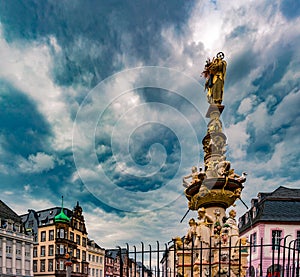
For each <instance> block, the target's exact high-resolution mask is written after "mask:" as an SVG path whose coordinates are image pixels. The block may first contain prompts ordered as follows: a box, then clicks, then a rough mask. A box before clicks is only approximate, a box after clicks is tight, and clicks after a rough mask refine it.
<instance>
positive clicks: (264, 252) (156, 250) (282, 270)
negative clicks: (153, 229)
mask: <svg viewBox="0 0 300 277" xmlns="http://www.w3.org/2000/svg"><path fill="white" fill-rule="evenodd" d="M210 245H211V246H210V247H208V246H205V245H203V244H202V243H201V245H200V247H195V245H193V243H192V245H189V246H187V245H185V244H184V243H180V242H178V241H176V240H173V241H170V242H169V243H166V244H160V243H159V242H156V243H155V244H153V245H150V244H149V245H145V244H144V243H142V242H141V244H140V245H139V246H129V245H128V244H127V245H126V248H122V249H121V248H119V251H118V255H119V261H120V262H119V264H118V266H119V268H118V270H117V272H118V274H117V276H120V277H125V276H126V277H173V276H174V277H175V276H176V277H181V276H184V277H194V276H201V277H202V276H211V277H215V276H216V277H217V276H224V277H225V276H231V277H235V276H237V277H242V276H251V277H252V276H253V277H257V276H264V277H273V276H274V277H300V267H299V254H300V252H299V248H298V246H299V243H298V240H290V241H287V237H285V238H282V239H280V240H278V241H276V243H275V240H273V241H272V243H271V244H264V241H263V239H261V241H260V243H253V242H252V241H249V242H248V241H242V240H239V243H238V244H237V245H234V246H232V245H231V242H230V241H229V242H228V243H227V245H225V244H222V243H221V242H220V241H219V242H215V241H214V240H213V239H211V243H210ZM207 253H208V254H207ZM206 255H207V257H208V259H207V260H205V259H203V257H204V256H206ZM113 275H114V276H116V274H113Z"/></svg>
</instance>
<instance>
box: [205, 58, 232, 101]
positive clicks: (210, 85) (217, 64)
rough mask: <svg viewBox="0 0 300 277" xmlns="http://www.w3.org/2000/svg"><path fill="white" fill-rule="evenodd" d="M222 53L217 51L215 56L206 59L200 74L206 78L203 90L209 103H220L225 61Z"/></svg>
mask: <svg viewBox="0 0 300 277" xmlns="http://www.w3.org/2000/svg"><path fill="white" fill-rule="evenodd" d="M224 57H225V55H224V53H223V52H219V53H218V54H217V55H216V57H213V59H212V61H211V60H210V58H208V59H207V60H206V64H205V67H204V70H203V72H202V75H203V76H204V77H205V78H206V82H205V90H207V101H208V103H209V104H215V105H221V104H222V101H223V92H224V81H225V77H226V66H227V63H226V61H225V60H224Z"/></svg>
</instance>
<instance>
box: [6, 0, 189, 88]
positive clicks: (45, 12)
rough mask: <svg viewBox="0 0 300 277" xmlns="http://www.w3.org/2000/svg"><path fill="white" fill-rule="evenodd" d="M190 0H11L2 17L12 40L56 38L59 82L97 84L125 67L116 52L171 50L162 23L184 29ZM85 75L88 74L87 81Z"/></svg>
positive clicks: (143, 54)
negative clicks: (163, 32) (164, 35)
mask: <svg viewBox="0 0 300 277" xmlns="http://www.w3.org/2000/svg"><path fill="white" fill-rule="evenodd" d="M192 3H193V2H191V1H189V2H188V3H187V2H186V1H182V0H177V1H167V0H164V1H146V2H145V1H143V2H135V1H109V2H107V1H71V2H70V1H59V2H52V1H37V0H36V1H14V0H12V1H10V2H9V3H7V2H5V1H2V2H1V9H0V16H1V22H2V24H3V26H4V35H5V38H6V39H7V40H8V41H10V42H12V41H14V40H16V39H26V40H37V39H44V37H49V36H54V37H55V38H56V39H57V42H58V45H60V46H61V48H62V51H61V52H60V53H57V54H56V55H55V60H56V63H55V67H54V68H53V74H54V76H55V80H56V82H57V83H58V84H60V85H70V84H73V83H83V84H85V85H88V86H94V85H96V84H97V83H98V82H99V81H101V80H102V79H104V78H105V77H107V76H109V75H110V74H112V73H113V72H116V71H119V70H121V69H122V66H123V64H122V62H121V61H118V60H116V55H120V56H122V55H125V56H127V57H128V59H130V58H131V57H135V58H136V59H140V60H142V61H144V62H145V63H151V64H153V63H155V61H153V56H152V55H151V52H153V51H159V52H160V53H161V55H162V54H163V53H166V52H168V49H169V48H168V47H167V45H164V44H162V43H161V42H162V37H161V29H162V26H168V25H174V26H175V29H176V30H177V32H181V29H182V28H183V25H184V23H185V22H186V20H187V19H188V14H189V11H190V7H191V6H192ZM20 14H22V17H21V16H20ZM92 48H93V49H92ZM91 50H92V51H91ZM92 52H95V55H93V54H92ZM97 52H98V53H100V54H98V53H97ZM82 75H85V76H86V75H89V77H88V80H87V78H85V77H83V76H82Z"/></svg>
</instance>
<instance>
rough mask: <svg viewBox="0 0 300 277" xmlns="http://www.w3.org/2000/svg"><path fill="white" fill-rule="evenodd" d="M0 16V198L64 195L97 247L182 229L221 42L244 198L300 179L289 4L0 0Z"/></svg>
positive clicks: (28, 204)
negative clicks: (207, 81)
mask: <svg viewBox="0 0 300 277" xmlns="http://www.w3.org/2000/svg"><path fill="white" fill-rule="evenodd" d="M0 22H1V23H0V64H1V65H0V107H1V108H0V178H1V200H3V201H4V202H5V203H7V204H8V205H9V206H10V207H11V208H12V209H14V210H15V211H16V212H18V213H19V214H23V213H25V212H26V211H27V210H28V209H36V210H40V209H46V208H50V207H53V206H59V205H60V202H61V195H64V199H65V206H66V207H68V208H70V209H72V208H73V206H74V205H75V204H76V201H79V202H80V204H81V205H82V207H83V210H84V215H85V218H86V223H87V228H88V232H89V236H90V237H91V238H92V239H95V240H96V241H97V242H98V243H99V244H100V245H102V246H104V247H114V246H115V245H124V243H125V242H129V243H130V244H134V243H140V241H145V242H147V243H154V242H156V241H157V240H159V241H161V242H167V241H169V240H170V238H171V237H174V236H176V235H183V234H184V233H185V232H186V229H187V220H188V218H189V217H191V216H195V212H191V213H190V214H189V216H188V217H187V218H186V220H185V221H184V222H183V223H181V224H180V223H179V221H180V219H181V218H182V216H183V214H184V213H185V211H186V209H187V201H186V199H185V197H184V195H183V187H182V184H181V178H182V176H184V175H186V174H188V173H189V172H190V168H191V167H192V166H193V165H196V164H198V165H201V164H203V153H202V147H201V140H202V138H203V136H204V135H205V132H206V124H207V119H206V118H205V114H206V110H207V107H208V104H207V102H206V96H205V93H204V92H203V83H204V80H203V78H201V77H200V73H201V71H202V69H203V66H204V64H205V60H206V58H207V57H213V56H214V55H216V53H217V52H219V51H223V52H224V53H225V56H226V60H227V63H228V70H227V80H226V86H225V99H224V105H225V110H224V112H223V115H222V120H223V122H224V132H225V134H226V136H227V137H228V151H227V159H228V160H230V161H231V163H232V165H233V167H234V168H235V170H236V172H238V173H241V172H242V171H247V172H248V180H247V183H246V185H245V189H244V191H243V200H244V201H245V202H246V203H247V204H248V205H249V203H250V200H251V198H254V197H256V196H257V193H258V192H260V191H261V192H270V191H273V190H275V189H276V188H277V187H279V186H280V185H283V186H286V187H290V188H297V187H298V188H299V187H300V178H299V176H300V175H299V167H300V165H299V159H300V150H299V149H300V148H299V145H300V138H299V131H300V127H299V126H300V109H299V105H300V89H299V84H300V51H299V50H300V49H299V45H300V28H299V26H300V5H299V3H298V0H274V1H267V0H257V1H250V0H249V1H237V0H230V1H218V0H213V1H208V0H207V1H203V0H199V1H196V0H194V1H192V0H191V1H183V0H181V1H180V0H172V1H171V0H159V1H157V0H153V1H149V0H142V1H129V0H128V1H124V0H120V1H118V0H114V1H104V0H103V1H92V0H91V1H79V0H77V1H76V0H74V1H52V0H49V1H39V0H27V1H17V0H10V1H5V0H1V1H0ZM236 209H237V210H238V215H239V216H240V215H242V213H244V212H246V208H245V207H244V206H243V205H242V204H241V203H240V202H239V203H237V207H236Z"/></svg>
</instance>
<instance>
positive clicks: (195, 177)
mask: <svg viewBox="0 0 300 277" xmlns="http://www.w3.org/2000/svg"><path fill="white" fill-rule="evenodd" d="M190 178H192V180H191V181H190V182H189V181H187V179H190ZM205 178H206V174H205V172H204V171H202V167H200V168H199V171H198V170H197V167H196V166H193V167H192V173H191V174H189V175H187V176H184V177H183V178H182V182H183V184H182V185H183V186H184V187H185V188H188V187H189V186H191V185H192V184H194V183H197V182H199V181H203V180H204V179H205Z"/></svg>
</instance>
